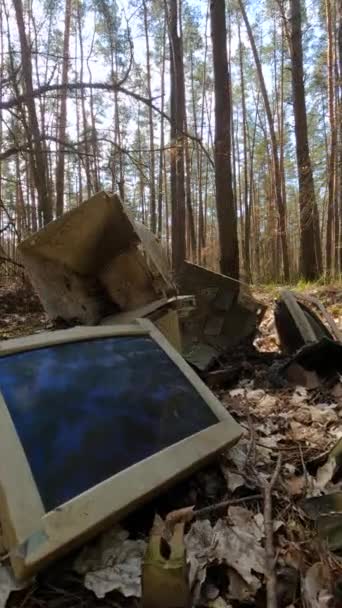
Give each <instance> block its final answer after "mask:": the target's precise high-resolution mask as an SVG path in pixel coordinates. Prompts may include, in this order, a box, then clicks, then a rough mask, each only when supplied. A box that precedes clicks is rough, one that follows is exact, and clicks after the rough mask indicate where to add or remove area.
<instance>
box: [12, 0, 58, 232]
mask: <svg viewBox="0 0 342 608" xmlns="http://www.w3.org/2000/svg"><path fill="white" fill-rule="evenodd" d="M13 4H14V9H15V15H16V20H17V26H18V32H19V40H20V51H21V62H22V71H23V81H24V92H25V95H27V101H26V105H27V111H28V120H29V127H30V132H31V138H32V140H31V147H32V152H33V156H34V157H33V159H32V169H33V176H34V182H35V187H36V189H37V195H38V202H39V213H40V215H41V216H42V219H43V223H44V224H47V223H48V222H50V221H51V220H52V205H51V198H50V193H49V184H48V169H47V162H46V157H45V156H44V152H43V147H42V138H41V134H40V130H39V123H38V117H37V112H36V106H35V102H34V97H33V80H32V60H31V48H30V46H29V44H28V40H27V36H26V31H25V23H24V14H23V5H22V0H13Z"/></svg>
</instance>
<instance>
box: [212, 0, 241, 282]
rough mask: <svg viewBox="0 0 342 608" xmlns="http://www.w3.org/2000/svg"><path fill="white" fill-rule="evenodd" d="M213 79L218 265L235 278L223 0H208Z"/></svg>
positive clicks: (236, 259) (236, 255)
mask: <svg viewBox="0 0 342 608" xmlns="http://www.w3.org/2000/svg"><path fill="white" fill-rule="evenodd" d="M210 16H211V39H212V47H213V63H214V81H215V185H216V210H217V220H218V232H219V246H220V269H221V272H222V273H223V274H226V275H229V276H232V277H233V278H235V279H238V278H239V247H238V236H237V219H236V212H235V201H234V195H233V183H232V168H231V132H230V126H231V98H230V93H229V74H228V58H227V46H226V44H227V42H226V40H227V33H226V15H225V1H224V0H211V1H210Z"/></svg>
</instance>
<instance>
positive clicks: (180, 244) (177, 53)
mask: <svg viewBox="0 0 342 608" xmlns="http://www.w3.org/2000/svg"><path fill="white" fill-rule="evenodd" d="M168 12H169V14H168V26H169V37H170V59H171V70H170V72H171V93H170V95H171V141H172V150H171V214H172V236H171V238H172V266H173V269H174V271H175V274H176V275H177V274H178V272H179V271H180V269H181V267H182V264H183V262H184V260H185V187H184V136H183V130H184V109H185V100H184V69H183V53H182V42H181V37H180V36H179V35H178V24H179V21H178V6H177V0H169V11H168Z"/></svg>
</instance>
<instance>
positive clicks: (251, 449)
mask: <svg viewBox="0 0 342 608" xmlns="http://www.w3.org/2000/svg"><path fill="white" fill-rule="evenodd" d="M246 415H247V422H248V430H249V446H248V452H247V457H246V464H245V470H247V469H248V468H251V469H252V470H253V471H254V468H255V460H256V449H255V441H256V439H255V428H254V424H253V420H252V416H251V413H250V411H249V408H248V406H247V407H246Z"/></svg>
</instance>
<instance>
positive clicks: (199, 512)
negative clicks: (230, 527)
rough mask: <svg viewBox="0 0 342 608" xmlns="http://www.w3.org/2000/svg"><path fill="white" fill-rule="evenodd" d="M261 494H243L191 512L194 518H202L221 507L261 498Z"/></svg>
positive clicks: (224, 507)
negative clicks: (240, 496) (241, 496)
mask: <svg viewBox="0 0 342 608" xmlns="http://www.w3.org/2000/svg"><path fill="white" fill-rule="evenodd" d="M261 499H262V494H252V495H251V496H244V497H243V498H232V499H231V500H224V501H223V502H218V503H216V504H214V505H210V506H209V507H204V508H203V509H198V510H197V511H194V512H193V515H194V518H195V519H202V518H204V517H207V515H212V514H213V513H215V512H216V511H221V510H223V509H227V508H228V507H232V506H235V505H240V504H242V503H244V502H251V501H252V500H261Z"/></svg>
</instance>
